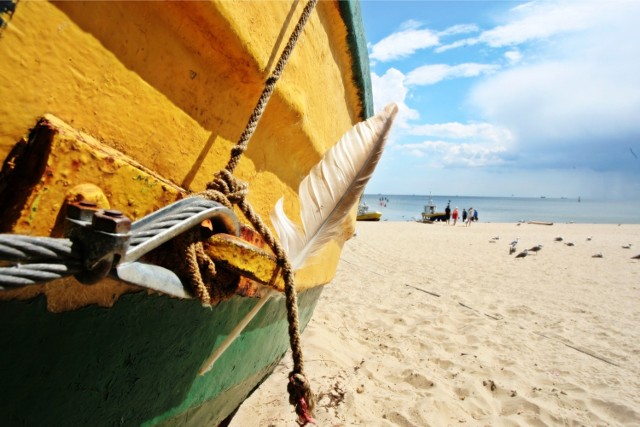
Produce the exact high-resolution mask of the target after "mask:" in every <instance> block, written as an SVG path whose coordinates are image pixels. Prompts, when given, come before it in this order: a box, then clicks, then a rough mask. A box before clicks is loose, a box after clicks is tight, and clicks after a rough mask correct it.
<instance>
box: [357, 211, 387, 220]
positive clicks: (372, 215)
mask: <svg viewBox="0 0 640 427" xmlns="http://www.w3.org/2000/svg"><path fill="white" fill-rule="evenodd" d="M380 218H382V212H366V213H363V214H358V216H357V217H356V220H358V221H380Z"/></svg>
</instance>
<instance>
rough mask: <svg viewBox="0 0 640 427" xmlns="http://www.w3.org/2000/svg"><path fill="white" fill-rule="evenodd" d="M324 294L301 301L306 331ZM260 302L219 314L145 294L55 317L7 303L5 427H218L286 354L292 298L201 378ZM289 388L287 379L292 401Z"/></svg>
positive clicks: (39, 308)
mask: <svg viewBox="0 0 640 427" xmlns="http://www.w3.org/2000/svg"><path fill="white" fill-rule="evenodd" d="M321 290H322V287H316V288H313V289H310V290H308V291H305V292H302V293H300V294H299V295H298V299H299V310H300V311H299V315H300V324H301V326H305V325H306V324H307V323H308V321H309V319H310V317H311V314H312V312H313V309H314V308H315V304H316V302H317V300H318V297H319V296H320V293H321ZM257 302H258V299H253V298H242V297H233V298H232V299H231V300H229V301H226V302H222V303H220V304H219V305H217V306H216V307H214V308H204V307H202V306H201V305H200V303H199V302H197V301H192V300H178V299H173V298H169V297H166V296H159V295H147V293H146V292H139V293H135V294H128V295H124V296H123V297H121V298H120V300H119V301H118V302H117V303H116V304H115V305H114V306H113V307H112V308H109V309H107V308H100V307H97V306H90V307H86V308H83V309H80V310H77V311H73V312H67V313H50V312H48V311H47V309H46V301H45V299H44V298H43V297H38V298H36V299H33V300H30V301H3V302H0V348H2V351H0V366H1V367H2V369H1V374H0V384H2V387H1V388H0V425H5V426H15V425H38V426H54V425H55V426H83V425H87V426H88V425H91V426H101V425H104V426H113V425H158V424H160V425H163V424H166V425H199V426H203V425H217V424H219V423H220V422H221V421H222V420H224V419H225V418H226V417H227V416H228V415H229V414H231V413H232V412H233V411H234V410H235V409H236V408H237V407H238V406H239V405H240V403H242V401H243V400H244V399H245V398H246V397H247V396H248V395H249V394H250V393H251V391H253V390H254V389H255V387H256V386H257V385H258V384H259V383H260V382H261V381H262V380H263V379H264V378H265V377H266V376H267V375H268V374H269V373H270V372H271V371H272V370H273V368H274V367H275V366H276V364H277V363H278V362H279V360H280V359H281V358H282V356H283V355H284V353H285V352H286V350H287V348H288V345H289V342H288V334H287V322H286V309H285V306H284V298H282V297H280V296H278V297H276V298H272V299H271V300H269V301H268V302H267V303H266V305H265V306H264V307H263V308H262V310H260V311H259V313H258V314H257V316H256V317H255V318H254V319H253V320H252V321H251V322H250V323H249V325H248V326H247V328H246V329H245V330H244V331H243V333H242V334H241V335H240V336H239V337H238V338H237V339H236V340H235V341H234V342H233V344H232V345H231V346H230V347H229V349H228V350H227V351H225V352H224V353H223V354H222V356H221V357H220V359H218V361H216V363H215V365H214V366H213V369H212V370H211V371H209V372H208V373H207V374H205V375H202V376H199V375H198V371H199V370H200V368H201V367H202V365H203V363H204V362H205V360H206V359H207V358H208V357H209V356H210V355H211V353H212V352H213V350H215V348H216V347H217V346H218V345H220V344H221V342H222V341H223V340H224V339H225V338H226V336H227V335H228V334H229V332H230V331H231V330H232V329H233V328H234V326H235V325H236V324H237V323H238V321H240V320H241V319H242V318H243V317H244V316H245V315H246V314H247V313H248V312H249V311H250V310H251V308H252V307H253V306H254V305H255V304H256V303H257ZM285 392H286V378H283V393H285Z"/></svg>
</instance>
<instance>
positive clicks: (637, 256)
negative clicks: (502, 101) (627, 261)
mask: <svg viewBox="0 0 640 427" xmlns="http://www.w3.org/2000/svg"><path fill="white" fill-rule="evenodd" d="M631 259H640V254H638V255H636V256H632V257H631Z"/></svg>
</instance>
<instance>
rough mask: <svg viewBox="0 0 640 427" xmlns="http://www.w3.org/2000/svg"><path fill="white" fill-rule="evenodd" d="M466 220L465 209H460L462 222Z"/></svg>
mask: <svg viewBox="0 0 640 427" xmlns="http://www.w3.org/2000/svg"><path fill="white" fill-rule="evenodd" d="M466 222H467V210H466V209H462V223H463V224H465V223H466Z"/></svg>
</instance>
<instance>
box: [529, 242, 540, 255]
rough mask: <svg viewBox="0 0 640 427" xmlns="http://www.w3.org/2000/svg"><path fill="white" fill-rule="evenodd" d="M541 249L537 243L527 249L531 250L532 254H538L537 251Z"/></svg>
mask: <svg viewBox="0 0 640 427" xmlns="http://www.w3.org/2000/svg"><path fill="white" fill-rule="evenodd" d="M540 249H542V245H541V244H539V243H538V244H537V245H535V246H534V247H532V248H530V249H529V252H533V253H534V254H536V255H538V251H539V250H540Z"/></svg>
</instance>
